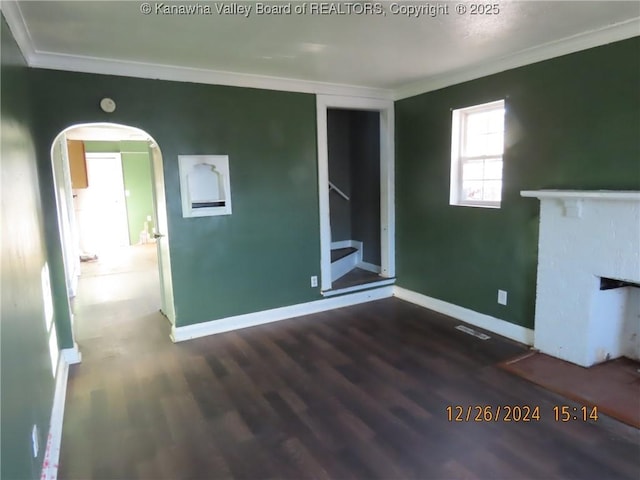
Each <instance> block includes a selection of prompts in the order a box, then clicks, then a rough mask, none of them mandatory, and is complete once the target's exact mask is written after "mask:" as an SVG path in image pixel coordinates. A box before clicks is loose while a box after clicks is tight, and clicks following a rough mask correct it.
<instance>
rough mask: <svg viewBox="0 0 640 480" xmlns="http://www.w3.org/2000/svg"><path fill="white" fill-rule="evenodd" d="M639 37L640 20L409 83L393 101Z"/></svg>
mask: <svg viewBox="0 0 640 480" xmlns="http://www.w3.org/2000/svg"><path fill="white" fill-rule="evenodd" d="M637 36H640V17H636V18H632V19H630V20H626V21H624V22H620V23H616V24H613V25H608V26H606V27H603V28H599V29H597V30H591V31H589V32H584V33H580V34H577V35H573V36H570V37H565V38H563V39H560V40H557V41H553V42H549V43H545V44H543V45H539V46H536V47H532V48H528V49H526V50H522V51H520V52H516V53H514V54H512V55H508V56H505V57H501V58H496V59H494V60H492V61H489V62H485V63H483V64H479V65H473V66H470V67H468V68H464V69H460V70H457V71H454V72H450V73H447V74H444V75H437V76H432V77H429V78H425V79H424V80H421V81H417V82H412V83H409V84H406V85H403V86H400V87H398V88H396V89H395V90H394V91H393V99H394V100H395V101H397V100H402V99H404V98H409V97H413V96H415V95H420V94H422V93H427V92H431V91H434V90H438V89H440V88H445V87H448V86H451V85H455V84H458V83H462V82H467V81H469V80H475V79H477V78H481V77H485V76H488V75H493V74H495V73H499V72H504V71H505V70H511V69H513V68H518V67H522V66H525V65H530V64H532V63H537V62H541V61H544V60H549V59H551V58H555V57H560V56H562V55H568V54H570V53H575V52H579V51H581V50H587V49H589V48H594V47H599V46H601V45H606V44H608V43H613V42H618V41H621V40H626V39H628V38H632V37H637Z"/></svg>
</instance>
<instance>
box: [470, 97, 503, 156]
mask: <svg viewBox="0 0 640 480" xmlns="http://www.w3.org/2000/svg"><path fill="white" fill-rule="evenodd" d="M503 150H504V109H503V108H499V109H497V110H490V111H488V112H479V113H469V114H467V115H466V117H465V138H464V139H463V151H464V155H465V156H468V157H476V156H481V155H498V154H502V152H503Z"/></svg>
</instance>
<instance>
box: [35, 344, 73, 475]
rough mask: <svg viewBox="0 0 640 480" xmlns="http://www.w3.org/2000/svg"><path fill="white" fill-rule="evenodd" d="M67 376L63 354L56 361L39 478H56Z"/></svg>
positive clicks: (67, 369) (67, 368) (67, 367)
mask: <svg viewBox="0 0 640 480" xmlns="http://www.w3.org/2000/svg"><path fill="white" fill-rule="evenodd" d="M65 350H73V349H71V348H67V349H64V350H62V353H64V351H65ZM68 378H69V363H67V361H66V360H65V356H64V354H63V355H61V356H60V360H59V361H58V375H57V376H56V387H55V392H54V394H53V406H52V407H51V422H50V425H49V435H48V436H47V446H46V449H45V451H44V458H43V459H42V473H41V474H40V480H56V479H57V478H58V460H59V459H60V445H61V443H62V423H63V420H64V404H65V401H66V398H67V380H68Z"/></svg>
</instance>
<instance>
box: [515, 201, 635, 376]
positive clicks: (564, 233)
mask: <svg viewBox="0 0 640 480" xmlns="http://www.w3.org/2000/svg"><path fill="white" fill-rule="evenodd" d="M521 195H522V196H523V197H535V198H538V199H539V200H540V232H539V240H538V277H537V289H536V313H535V331H534V347H535V348H537V349H539V350H540V351H541V352H543V353H546V354H548V355H552V356H554V357H557V358H560V359H562V360H567V361H570V362H572V363H575V364H578V365H581V366H584V367H589V366H591V365H594V364H597V363H601V362H603V361H606V360H609V359H613V358H617V357H620V356H626V357H629V358H632V359H635V360H640V288H638V287H637V285H638V284H640V192H638V191H606V190H582V191H578V190H535V191H522V192H521ZM603 279H604V281H603ZM603 283H604V284H606V285H608V286H609V287H611V288H605V289H601V285H602V284H603ZM613 287H615V288H613Z"/></svg>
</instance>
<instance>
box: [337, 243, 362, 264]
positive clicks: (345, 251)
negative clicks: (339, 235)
mask: <svg viewBox="0 0 640 480" xmlns="http://www.w3.org/2000/svg"><path fill="white" fill-rule="evenodd" d="M357 251H358V249H357V248H354V247H346V248H336V249H334V250H331V263H333V262H337V261H338V260H340V259H341V258H344V257H346V256H348V255H351V254H352V253H353V252H357Z"/></svg>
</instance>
